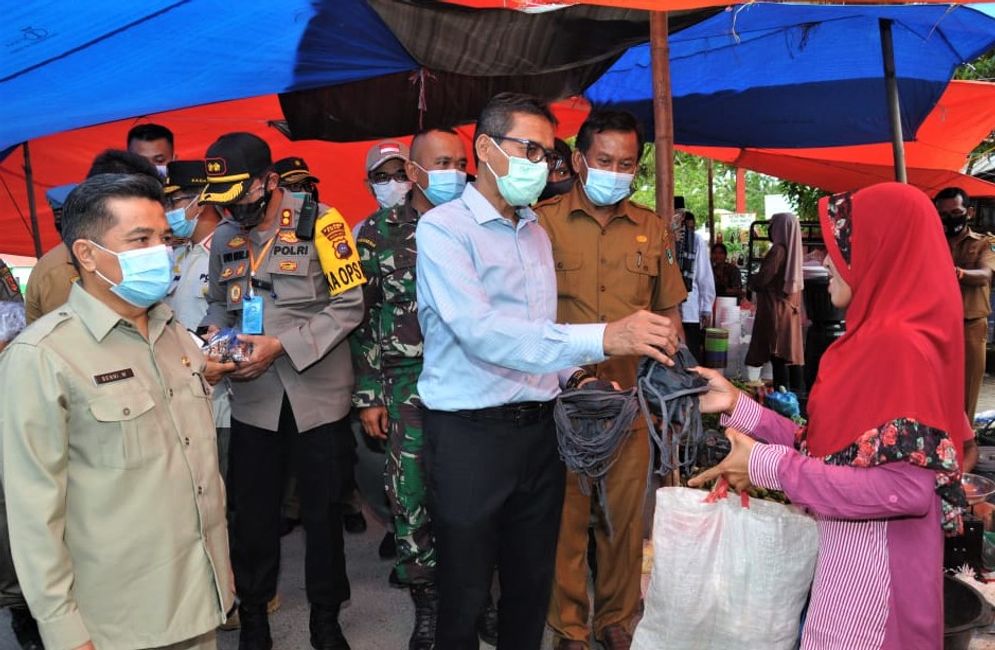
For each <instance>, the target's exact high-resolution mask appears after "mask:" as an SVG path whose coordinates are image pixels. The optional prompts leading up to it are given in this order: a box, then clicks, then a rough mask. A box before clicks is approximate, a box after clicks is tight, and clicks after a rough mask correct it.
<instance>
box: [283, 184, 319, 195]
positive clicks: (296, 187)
mask: <svg viewBox="0 0 995 650" xmlns="http://www.w3.org/2000/svg"><path fill="white" fill-rule="evenodd" d="M284 187H285V188H287V189H288V190H290V191H291V192H308V193H310V192H313V191H314V183H312V182H311V181H301V182H299V183H290V184H288V185H284Z"/></svg>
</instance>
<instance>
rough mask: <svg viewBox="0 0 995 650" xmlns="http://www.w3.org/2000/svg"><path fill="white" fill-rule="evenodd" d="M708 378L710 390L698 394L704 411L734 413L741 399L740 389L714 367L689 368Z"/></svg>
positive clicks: (699, 402)
mask: <svg viewBox="0 0 995 650" xmlns="http://www.w3.org/2000/svg"><path fill="white" fill-rule="evenodd" d="M689 370H690V371H691V372H694V373H697V374H699V375H701V376H702V377H704V378H705V379H707V380H708V392H707V393H702V394H701V395H699V396H698V404H699V405H700V406H701V412H702V413H725V414H726V415H732V411H733V409H735V408H736V402H737V401H738V400H739V389H738V388H736V387H735V386H733V385H732V382H730V381H729V380H728V379H726V378H725V377H724V376H722V373H721V372H719V371H718V370H713V369H712V368H703V367H701V366H697V367H694V368H689Z"/></svg>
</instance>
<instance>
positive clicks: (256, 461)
mask: <svg viewBox="0 0 995 650" xmlns="http://www.w3.org/2000/svg"><path fill="white" fill-rule="evenodd" d="M205 163H206V165H207V181H208V184H207V187H206V188H205V190H204V193H203V194H202V195H201V197H200V202H201V203H207V204H215V205H218V206H220V209H221V210H223V211H224V213H225V214H226V216H227V217H228V219H226V220H225V221H223V222H222V223H221V225H220V226H218V229H217V230H215V231H214V238H213V240H212V242H211V260H210V266H209V275H210V286H209V288H208V292H207V315H206V316H205V317H204V320H203V322H202V323H201V324H202V325H205V326H208V327H210V328H213V329H217V328H221V327H236V326H237V327H240V328H241V331H242V333H243V337H244V338H243V340H245V341H246V342H248V343H251V344H252V352H251V356H250V357H249V359H248V360H247V361H246V362H244V363H242V364H240V366H239V369H238V370H236V371H235V372H233V373H232V374H231V375H229V376H230V378H231V380H232V384H231V387H232V394H231V449H230V458H229V465H228V471H229V480H228V489H229V492H230V494H231V498H232V501H233V504H234V510H235V515H234V519H233V522H232V565H233V567H234V569H235V581H236V587H237V591H238V596H239V599H240V601H241V602H240V604H239V608H238V613H239V619H240V621H241V632H240V635H239V648H240V649H241V650H269V648H272V646H273V641H272V638H271V635H270V630H269V621H268V619H267V616H266V603H267V602H269V601H270V600H271V599H272V598H273V597H274V596H275V595H276V582H277V574H278V572H279V568H280V527H281V521H280V504H281V501H282V497H283V490H284V486H285V484H286V476H285V474H286V467H287V465H288V460H289V465H290V466H291V467H292V468H293V473H294V475H295V477H296V479H297V489H298V493H299V495H300V500H301V519H302V521H303V524H304V531H305V533H306V541H307V548H306V558H305V570H304V572H305V583H306V588H307V597H308V601H309V603H310V605H311V617H310V630H311V645H312V646H314V647H315V648H317V649H318V650H348V648H349V644H348V643H347V642H346V639H345V637H344V635H343V633H342V629H341V627H340V626H339V621H338V616H339V608H340V606H341V604H342V603H343V602H345V601H346V600H348V599H349V579H348V577H347V576H346V570H345V551H344V542H343V538H342V506H341V501H342V497H343V496H344V495H345V491H346V489H347V488H348V486H349V480H350V478H351V476H352V469H351V467H352V463H353V458H354V455H353V454H354V448H355V440H354V438H353V435H352V429H351V428H350V425H349V410H350V407H351V406H352V388H353V374H352V358H351V355H350V353H349V344H348V342H347V341H346V337H347V336H348V335H349V333H350V332H351V331H352V330H353V329H354V328H355V327H356V326H357V325H358V324H359V323H360V321H361V320H362V318H363V293H362V284H363V283H364V282H365V280H364V279H363V275H362V271H361V270H360V266H359V256H358V255H357V253H356V245H355V243H354V242H353V241H352V234H351V233H350V232H349V226H348V224H346V222H345V220H343V219H342V218H341V217H334V216H332V217H331V221H329V222H328V223H327V225H324V220H323V219H322V221H320V222H319V227H318V229H317V230H316V228H315V225H314V224H308V225H306V226H304V227H301V226H300V222H301V220H302V219H305V224H307V221H306V215H305V214H304V213H303V209H304V206H305V204H306V203H307V202H309V201H310V200H311V197H310V195H305V194H293V193H291V192H289V191H287V190H285V189H283V188H280V187H278V180H279V176H278V175H277V173H276V172H275V171H274V169H273V161H272V156H271V153H270V149H269V146H268V145H267V144H266V143H265V142H264V141H263V140H262V139H260V138H259V137H257V136H255V135H252V134H250V133H229V134H227V135H224V136H222V137H221V138H219V139H218V140H217V141H216V142H215V143H214V144H212V145H211V146H210V148H209V149H208V150H207V155H206V157H205ZM317 208H318V209H317V213H316V214H317V215H319V219H321V216H322V215H325V213H327V212H328V208H327V207H325V206H317ZM305 231H306V232H305ZM326 242H329V247H330V248H332V249H333V250H330V251H329V256H328V257H329V258H331V259H329V260H328V261H329V262H330V263H332V264H334V265H335V266H336V267H337V268H331V267H330V268H325V267H324V264H323V262H324V260H322V259H321V258H320V257H319V250H320V249H321V247H323V246H324V245H325V243H326ZM326 273H327V276H326ZM333 281H334V284H333Z"/></svg>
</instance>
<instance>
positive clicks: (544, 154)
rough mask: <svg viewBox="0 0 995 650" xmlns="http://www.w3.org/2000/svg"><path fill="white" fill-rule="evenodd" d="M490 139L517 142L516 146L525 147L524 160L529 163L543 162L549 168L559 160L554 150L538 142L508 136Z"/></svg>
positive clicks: (497, 136) (495, 136)
mask: <svg viewBox="0 0 995 650" xmlns="http://www.w3.org/2000/svg"><path fill="white" fill-rule="evenodd" d="M489 137H490V138H492V139H494V140H502V141H504V140H508V141H511V142H517V143H518V144H520V145H522V146H523V147H525V158H526V159H527V160H528V161H529V162H534V163H538V162H542V161H543V160H545V161H546V162H547V163H548V164H549V166H550V168H552V167H553V165H555V164H556V161H557V160H561V159H562V158H561V157H560V154H558V153H556V150H555V149H547V148H546V147H544V146H542V145H541V144H539V143H538V142H535V141H533V140H528V139H526V138H513V137H511V136H509V135H491V136H489Z"/></svg>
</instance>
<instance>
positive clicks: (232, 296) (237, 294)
mask: <svg viewBox="0 0 995 650" xmlns="http://www.w3.org/2000/svg"><path fill="white" fill-rule="evenodd" d="M228 300H230V301H231V304H233V305H237V304H238V303H240V302H242V285H240V284H238V283H237V282H236V283H235V284H233V285H231V288H230V289H229V290H228Z"/></svg>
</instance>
